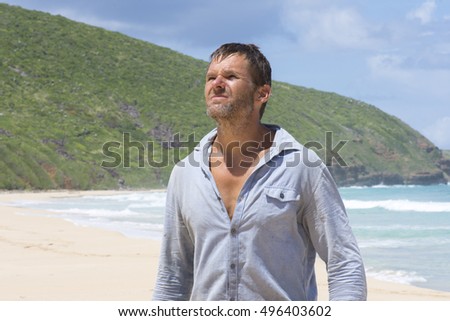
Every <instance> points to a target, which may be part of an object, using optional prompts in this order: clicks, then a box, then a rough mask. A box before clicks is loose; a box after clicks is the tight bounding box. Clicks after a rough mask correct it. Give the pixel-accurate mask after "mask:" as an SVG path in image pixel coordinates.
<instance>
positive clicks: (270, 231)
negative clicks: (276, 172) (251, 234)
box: [257, 186, 300, 242]
mask: <svg viewBox="0 0 450 321" xmlns="http://www.w3.org/2000/svg"><path fill="white" fill-rule="evenodd" d="M263 193H264V194H263V197H262V198H261V202H260V206H259V213H258V218H257V222H258V225H259V227H260V230H261V231H263V232H264V233H265V235H266V236H267V235H269V236H270V239H271V240H272V241H277V240H278V241H281V242H287V241H288V240H289V239H291V238H292V237H293V235H296V234H297V233H298V232H297V212H298V210H299V204H300V193H299V191H297V190H295V189H293V188H288V187H279V186H268V187H265V188H264V192H263Z"/></svg>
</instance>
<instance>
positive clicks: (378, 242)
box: [358, 237, 450, 249]
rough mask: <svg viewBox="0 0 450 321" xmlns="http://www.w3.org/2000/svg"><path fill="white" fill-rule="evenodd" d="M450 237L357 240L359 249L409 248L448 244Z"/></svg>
mask: <svg viewBox="0 0 450 321" xmlns="http://www.w3.org/2000/svg"><path fill="white" fill-rule="evenodd" d="M449 244H450V239H446V238H439V237H435V238H408V239H395V238H390V239H370V240H368V239H366V240H359V241H358V246H359V248H361V249H410V248H414V249H416V248H417V247H433V246H440V247H442V246H448V245H449Z"/></svg>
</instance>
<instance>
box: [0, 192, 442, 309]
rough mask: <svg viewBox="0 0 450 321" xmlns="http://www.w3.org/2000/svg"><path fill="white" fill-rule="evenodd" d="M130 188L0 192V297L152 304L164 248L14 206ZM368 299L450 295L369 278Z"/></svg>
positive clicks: (321, 274) (322, 284)
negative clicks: (149, 301)
mask: <svg viewBox="0 0 450 321" xmlns="http://www.w3.org/2000/svg"><path fill="white" fill-rule="evenodd" d="M114 193H122V194H123V193H124V191H120V192H114V191H90V192H74V191H56V192H42V193H28V192H27V193H25V192H24V193H21V192H17V193H10V192H1V193H0V217H1V218H0V253H2V260H1V261H2V264H1V265H0V284H1V285H2V286H1V287H0V300H3V301H9V300H45V301H47V300H52V301H55V300H70V301H72V300H101V301H103V300H120V301H128V300H131V301H146V300H150V299H151V296H152V290H153V287H154V282H155V277H156V270H157V263H158V256H159V247H160V243H159V242H158V241H154V240H147V239H134V238H128V237H125V236H123V235H121V234H120V233H118V232H111V231H106V230H102V229H97V228H92V227H80V226H76V225H74V224H72V223H70V222H67V221H65V220H63V219H61V218H58V217H57V215H52V216H51V217H47V216H42V215H36V214H42V211H36V210H30V209H23V208H18V207H12V206H8V205H7V203H10V202H13V201H15V200H37V199H38V200H39V199H48V198H54V197H78V196H82V195H87V194H90V195H99V194H100V195H112V194H114ZM316 270H317V275H318V284H319V300H327V299H328V293H327V284H326V273H325V267H324V264H323V262H321V261H320V262H318V263H317V266H316ZM368 285H369V296H368V299H369V300H375V301H409V300H411V301H413V300H414V301H428V300H440V301H442V300H445V301H447V300H450V293H447V292H439V291H433V290H429V289H423V288H418V287H413V286H409V285H402V284H397V283H390V282H383V281H379V280H375V279H369V280H368Z"/></svg>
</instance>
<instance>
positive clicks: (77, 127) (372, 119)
mask: <svg viewBox="0 0 450 321" xmlns="http://www.w3.org/2000/svg"><path fill="white" fill-rule="evenodd" d="M205 70H206V62H204V61H200V60H196V59H193V58H191V57H188V56H185V55H182V54H180V53H177V52H174V51H172V50H170V49H166V48H162V47H159V46H156V45H153V44H150V43H147V42H144V41H140V40H136V39H133V38H130V37H127V36H124V35H122V34H119V33H115V32H110V31H106V30H103V29H100V28H96V27H92V26H88V25H85V24H81V23H77V22H73V21H70V20H68V19H66V18H64V17H61V16H52V15H50V14H46V13H41V12H36V11H28V10H24V9H21V8H18V7H12V6H8V5H5V4H0V94H1V97H2V99H1V100H0V155H1V158H0V189H57V188H71V189H103V188H108V189H109V188H117V187H129V188H152V187H163V186H164V185H165V183H166V182H167V179H168V175H169V173H170V170H171V168H172V166H173V163H174V158H175V160H176V159H178V158H180V157H182V156H183V155H186V153H187V150H188V149H187V148H182V149H181V150H179V149H176V148H170V146H167V143H164V142H167V141H169V140H173V137H174V135H175V134H177V133H179V135H180V137H179V139H180V140H181V141H186V140H187V139H188V138H189V137H191V140H199V139H200V138H201V137H202V136H203V135H204V134H205V133H207V132H208V131H209V130H210V129H211V128H213V127H214V123H213V122H212V121H211V120H209V119H208V118H207V117H206V116H205V112H204V100H203V82H204V72H205ZM273 92H274V95H273V97H272V99H271V101H270V103H269V105H268V107H267V111H266V115H265V116H264V121H265V122H267V123H277V124H280V125H281V126H283V127H285V128H286V129H288V130H289V131H290V132H291V133H292V134H293V135H294V136H295V137H296V138H297V139H298V140H299V141H301V142H302V143H305V144H307V143H308V142H318V143H320V145H318V144H313V145H312V146H316V147H317V146H323V147H325V146H326V145H327V141H326V139H325V137H326V132H332V138H333V142H332V144H331V142H330V141H329V140H328V144H329V146H332V147H334V146H335V145H336V144H338V142H339V141H341V140H346V141H348V142H347V143H346V144H345V145H344V147H343V148H342V149H340V150H339V154H340V155H341V156H342V157H343V159H344V160H345V162H346V163H347V165H348V166H345V167H339V166H333V168H332V171H333V173H334V175H335V177H336V178H337V180H338V181H339V183H340V184H342V185H345V184H372V183H375V184H376V183H380V182H385V181H388V182H387V183H389V180H392V182H394V183H408V182H414V179H415V177H416V178H417V177H419V179H420V178H421V177H422V178H423V177H428V178H430V177H431V180H433V177H434V178H435V180H433V182H437V181H439V180H441V181H442V177H443V176H442V172H441V171H440V169H439V168H438V167H437V165H436V164H437V162H438V161H439V160H440V158H441V152H440V151H439V150H438V149H437V148H436V147H435V146H433V144H431V143H430V142H429V141H428V140H427V139H426V138H424V137H423V136H421V135H420V134H419V133H418V132H416V131H414V130H413V129H411V128H410V127H408V126H407V125H405V124H404V123H402V122H401V121H400V120H399V119H396V118H395V117H392V116H390V115H387V114H386V113H383V112H381V111H380V110H379V109H377V108H375V107H374V106H369V105H367V104H365V103H363V102H359V101H355V100H352V99H350V98H346V97H342V96H339V95H337V94H333V93H325V92H320V91H317V90H314V89H307V88H303V87H298V86H292V85H289V84H286V83H281V82H275V83H274V86H273ZM192 135H195V138H194V136H192ZM114 142H115V143H114ZM128 142H129V143H128ZM148 143H150V144H153V147H154V148H153V153H151V152H150V151H151V150H152V149H149V148H148ZM105 144H106V145H105ZM178 145H179V144H178ZM178 145H177V144H175V145H173V146H178ZM124 146H125V148H124ZM173 146H172V147H173ZM316 150H317V148H316ZM128 151H130V155H127V152H128ZM324 151H325V149H324V148H322V149H320V150H318V152H319V154H321V156H322V157H324V159H326V156H327V154H325V153H324ZM119 155H120V158H121V159H120V162H119V159H118V156H119ZM149 159H150V161H151V162H153V163H152V164H153V166H149V164H148V160H149ZM124 160H129V164H127V163H126V162H124ZM165 164H166V165H167V166H163V165H165ZM102 165H104V166H102ZM116 165H117V166H116ZM425 181H426V180H425Z"/></svg>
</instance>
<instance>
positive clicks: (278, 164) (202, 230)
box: [153, 126, 366, 301]
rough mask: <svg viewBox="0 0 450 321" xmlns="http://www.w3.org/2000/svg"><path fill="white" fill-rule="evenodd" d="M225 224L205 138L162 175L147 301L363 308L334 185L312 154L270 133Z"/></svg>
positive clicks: (361, 276) (354, 253) (360, 276)
mask: <svg viewBox="0 0 450 321" xmlns="http://www.w3.org/2000/svg"><path fill="white" fill-rule="evenodd" d="M269 127H271V128H272V129H273V130H276V134H275V138H274V142H273V144H272V146H271V148H270V150H269V151H268V152H267V153H266V154H265V156H264V157H263V158H262V159H261V160H260V161H259V163H258V164H257V166H256V167H255V168H254V170H253V172H252V174H251V175H250V177H249V178H248V179H247V181H246V182H245V184H244V186H243V187H242V189H241V192H240V194H239V197H238V199H237V203H236V207H235V211H234V214H233V216H232V219H230V218H229V216H228V213H227V211H226V209H225V205H224V203H223V202H222V200H221V197H220V193H219V191H218V189H217V186H216V184H215V181H214V178H213V176H212V174H211V171H210V168H209V155H210V153H211V145H212V142H213V141H214V138H215V136H216V131H215V130H213V131H212V132H210V133H209V134H208V135H206V136H205V137H204V138H203V139H202V141H201V142H200V144H199V145H198V146H197V147H196V148H195V150H194V151H193V152H192V153H191V154H190V155H189V156H188V157H186V158H185V159H184V160H183V161H181V162H180V163H178V164H177V165H176V166H175V167H174V169H173V172H172V174H171V177H170V180H169V185H168V190H167V201H166V216H165V223H164V235H163V240H162V248H161V256H160V263H159V268H158V275H157V282H156V286H155V289H154V294H153V299H154V300H270V301H275V300H296V301H297V300H302V301H303V300H316V299H317V285H316V279H315V273H314V263H315V259H316V256H317V254H318V255H319V256H320V258H321V259H322V260H324V261H325V262H326V265H327V272H328V282H329V297H330V300H365V299H366V280H365V273H364V266H363V263H362V259H361V256H360V253H359V249H358V246H357V243H356V241H355V238H354V236H353V233H352V231H351V228H350V226H349V221H348V217H347V214H346V211H345V208H344V205H343V202H342V200H341V197H340V195H339V192H338V190H337V187H336V185H335V183H334V181H333V179H332V177H331V175H330V173H329V171H328V169H327V168H326V166H325V165H324V164H323V162H322V161H321V160H320V159H319V158H318V157H317V156H316V154H315V153H314V152H312V151H310V150H308V149H306V148H304V147H303V146H302V145H301V144H299V143H298V142H297V141H296V140H295V139H294V138H293V137H292V136H291V135H290V134H289V133H288V132H286V131H285V130H283V129H281V128H279V127H276V126H269Z"/></svg>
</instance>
